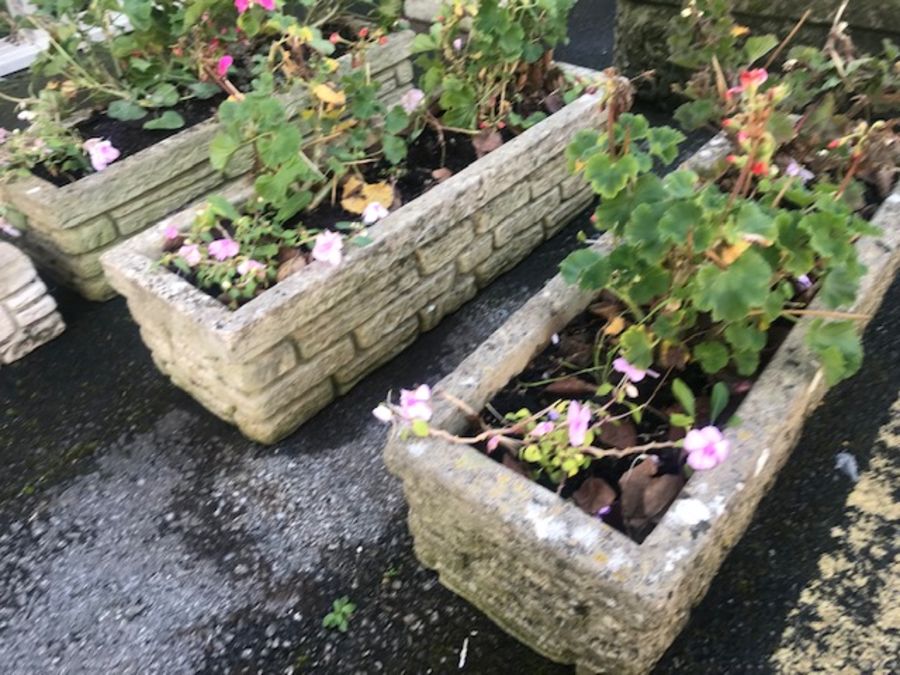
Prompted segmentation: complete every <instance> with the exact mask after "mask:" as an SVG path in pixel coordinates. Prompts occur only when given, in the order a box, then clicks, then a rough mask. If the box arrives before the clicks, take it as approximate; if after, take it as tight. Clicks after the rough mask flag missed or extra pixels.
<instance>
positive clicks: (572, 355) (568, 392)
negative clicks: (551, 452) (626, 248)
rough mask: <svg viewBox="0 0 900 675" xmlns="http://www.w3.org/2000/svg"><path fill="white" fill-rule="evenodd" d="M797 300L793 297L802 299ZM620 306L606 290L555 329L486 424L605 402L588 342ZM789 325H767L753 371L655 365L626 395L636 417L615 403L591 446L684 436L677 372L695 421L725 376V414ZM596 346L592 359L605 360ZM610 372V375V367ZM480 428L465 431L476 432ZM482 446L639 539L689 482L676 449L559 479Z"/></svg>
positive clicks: (601, 461)
mask: <svg viewBox="0 0 900 675" xmlns="http://www.w3.org/2000/svg"><path fill="white" fill-rule="evenodd" d="M805 299H806V298H800V297H799V296H798V300H805ZM625 313H626V310H625V308H624V307H621V306H618V305H617V303H616V302H615V301H614V300H613V299H612V298H611V296H608V295H606V294H604V293H601V294H600V295H599V296H598V298H597V300H596V301H595V302H594V303H593V304H591V306H590V307H589V309H588V310H587V311H586V312H584V313H582V314H581V315H579V316H578V317H576V318H575V319H574V320H573V321H572V322H571V323H569V324H568V325H567V326H566V327H565V328H564V329H563V330H562V331H561V332H560V333H559V336H558V337H559V341H558V343H556V344H551V345H549V346H548V347H547V348H546V349H545V350H544V351H542V352H541V353H540V354H538V355H537V356H536V357H535V358H534V359H532V361H531V362H530V363H529V364H528V366H527V367H526V368H525V370H524V371H522V373H521V374H520V375H519V376H518V377H516V378H515V379H513V380H512V381H510V382H509V383H508V384H507V385H506V387H504V388H503V389H502V390H500V391H499V392H498V393H497V394H496V395H495V396H494V397H493V398H492V399H491V401H490V403H489V404H488V405H487V406H486V407H485V409H484V410H483V411H482V413H481V417H482V419H483V421H484V422H485V423H486V424H487V425H488V426H490V427H494V428H497V427H502V426H507V425H508V424H509V422H508V421H504V419H503V416H504V415H506V414H507V413H514V412H516V411H518V410H521V409H522V408H527V409H528V410H530V411H532V412H536V411H538V410H542V409H544V408H546V407H547V406H549V405H552V404H553V403H555V402H556V401H559V400H560V399H563V400H576V401H586V400H590V401H593V402H594V403H597V404H600V405H602V404H605V403H606V402H608V401H609V398H610V397H609V396H608V395H606V396H596V395H592V394H591V393H590V392H591V391H596V388H597V387H598V386H599V385H600V384H601V381H600V378H601V376H602V367H601V369H598V370H597V371H595V372H594V373H590V372H588V373H585V372H583V371H585V369H589V368H591V367H592V366H593V365H594V353H593V345H594V343H595V340H596V337H597V336H598V335H599V334H600V333H601V332H602V331H603V329H604V327H605V326H606V325H607V323H608V318H609V317H611V316H616V315H624V314H625ZM790 328H791V323H790V322H789V321H787V320H784V319H782V320H779V321H777V322H776V323H775V324H773V325H772V327H771V328H770V329H769V335H768V342H767V344H766V347H765V349H764V351H763V354H762V358H761V360H760V367H759V369H758V370H757V375H755V376H753V377H743V376H740V375H738V374H737V373H734V372H728V371H726V372H724V373H720V374H719V375H717V376H716V378H712V377H710V376H708V375H706V374H705V373H704V372H703V371H702V370H701V369H700V367H699V366H697V365H696V364H689V365H688V366H687V367H686V368H683V369H676V368H669V369H667V368H665V367H660V366H659V365H656V364H654V366H653V370H655V371H656V372H657V373H658V374H659V377H658V378H654V377H652V376H650V375H648V376H647V377H645V378H644V379H643V380H642V381H641V382H639V383H637V384H636V385H635V387H636V388H637V390H638V396H637V397H635V398H632V399H629V401H631V402H632V403H634V404H638V405H640V404H644V403H648V401H650V402H649V403H648V404H647V407H646V408H645V409H644V411H643V415H642V417H641V419H640V421H635V420H634V419H633V418H632V417H630V416H629V415H628V412H629V409H628V408H627V407H626V406H624V405H620V404H614V405H613V406H612V407H611V408H610V409H609V411H610V413H611V414H612V415H613V416H616V417H620V416H621V418H622V419H620V420H619V421H618V423H608V424H605V425H603V426H602V427H601V429H600V431H599V433H598V434H597V438H596V439H595V441H594V445H595V447H599V448H609V449H624V448H629V447H633V446H636V445H643V444H646V443H650V442H665V441H676V440H679V439H680V438H683V437H684V431H683V430H682V429H680V428H678V427H674V426H672V425H671V424H670V423H669V415H671V414H672V413H677V412H684V410H683V409H682V408H681V406H680V405H679V403H678V402H677V400H676V399H675V397H674V396H673V394H672V391H671V382H672V381H673V380H674V379H675V378H676V377H677V378H680V379H681V380H683V381H684V382H685V384H687V385H688V387H689V388H690V389H691V391H692V392H694V394H695V396H696V418H697V421H696V425H695V426H705V425H706V424H709V422H710V420H709V411H710V399H709V395H710V392H711V391H712V387H713V385H714V384H715V383H716V382H717V381H722V382H724V383H725V384H726V385H727V386H728V388H729V392H730V398H729V402H728V407H727V408H726V410H725V411H724V412H723V413H722V415H721V416H720V417H719V419H720V420H727V419H730V418H731V416H732V415H733V414H734V411H735V410H737V408H738V406H739V405H740V403H741V401H742V400H743V399H744V398H745V397H746V395H747V391H748V390H749V389H750V387H751V386H752V383H753V382H754V381H755V379H756V377H758V374H759V373H761V372H762V370H763V368H765V366H766V364H767V363H768V362H769V361H770V360H771V357H772V355H773V354H774V353H775V351H776V350H777V349H778V347H779V346H780V345H781V343H782V342H784V339H785V338H786V337H787V334H788V332H789V331H790ZM606 358H607V357H606V354H605V353H603V352H601V353H600V354H599V356H598V360H597V363H600V364H601V366H602V364H605V363H606ZM613 375H615V373H613ZM481 430H482V429H481V428H476V427H475V426H474V425H473V428H472V429H471V430H470V431H471V432H472V433H473V434H475V433H478V432H480V431H481ZM478 447H479V449H480V450H481V451H482V452H484V453H485V454H487V455H488V456H490V457H491V458H493V459H494V460H495V461H497V462H500V463H502V464H504V465H505V466H507V467H508V468H510V469H511V470H513V471H516V472H517V473H520V474H522V475H524V476H527V477H531V478H532V479H534V480H535V481H536V482H537V483H538V484H540V485H541V486H543V487H545V488H547V489H548V490H553V491H554V492H557V494H559V495H560V496H561V497H562V498H563V499H572V500H573V501H575V503H576V504H577V505H578V506H579V507H580V508H582V510H584V511H585V512H587V513H588V514H590V515H592V516H595V517H597V518H600V519H602V520H603V521H604V522H606V523H607V524H609V525H611V526H612V527H615V528H616V529H617V530H619V531H621V532H623V533H625V534H626V535H628V536H629V537H630V538H631V539H633V540H634V541H636V542H637V543H641V542H642V541H643V540H644V539H645V538H646V537H647V536H648V535H649V534H650V532H652V531H653V528H654V527H655V526H656V525H657V523H658V522H659V521H660V519H661V518H662V516H663V514H664V513H665V512H666V510H667V509H668V507H669V505H670V504H671V503H672V502H673V501H674V500H675V498H676V497H677V496H678V494H679V492H680V491H681V489H682V487H683V486H684V484H685V482H686V476H685V457H684V452H683V450H682V449H681V448H664V449H654V450H651V451H649V452H647V453H644V454H641V453H631V454H627V455H624V456H620V457H615V456H607V457H602V458H597V459H594V460H593V461H592V462H591V463H590V465H589V466H588V467H587V468H586V469H583V470H582V471H580V472H579V473H578V474H576V475H575V476H572V477H570V478H567V479H565V480H564V481H563V482H562V484H561V485H560V484H557V483H554V482H553V481H552V480H551V479H550V478H549V477H548V476H547V474H546V473H543V472H541V473H539V472H538V470H537V469H538V465H537V464H533V465H532V464H529V463H527V462H525V461H523V460H520V459H519V458H518V456H516V455H515V454H514V451H510V450H509V449H506V448H504V447H503V446H502V445H500V446H499V447H498V448H497V449H496V450H494V451H493V452H491V451H488V450H487V447H486V445H485V444H484V443H482V444H480V445H479V446H478Z"/></svg>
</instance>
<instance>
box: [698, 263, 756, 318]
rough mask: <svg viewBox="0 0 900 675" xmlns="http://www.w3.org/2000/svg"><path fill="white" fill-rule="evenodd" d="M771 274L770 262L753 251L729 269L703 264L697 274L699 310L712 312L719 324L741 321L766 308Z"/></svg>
mask: <svg viewBox="0 0 900 675" xmlns="http://www.w3.org/2000/svg"><path fill="white" fill-rule="evenodd" d="M771 275H772V268H771V267H770V266H769V263H767V262H766V261H765V259H764V258H763V256H762V255H761V254H760V253H758V252H757V251H755V250H754V249H750V250H748V251H747V252H745V253H744V254H743V255H742V256H741V257H740V258H738V259H737V260H736V261H734V262H733V263H732V264H731V265H730V266H729V267H727V268H726V269H720V268H719V267H717V266H716V265H713V264H706V265H703V266H702V267H701V268H700V270H699V271H698V272H697V275H696V279H695V288H694V293H693V299H694V302H695V303H696V305H697V307H698V308H699V309H701V310H703V311H707V312H712V315H713V319H714V320H715V321H739V320H740V319H743V318H744V317H746V316H747V314H748V313H749V312H750V310H751V309H759V308H762V306H763V304H764V303H765V301H766V298H767V297H768V296H769V283H770V277H771Z"/></svg>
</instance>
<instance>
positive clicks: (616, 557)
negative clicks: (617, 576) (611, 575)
mask: <svg viewBox="0 0 900 675" xmlns="http://www.w3.org/2000/svg"><path fill="white" fill-rule="evenodd" d="M629 562H631V559H630V558H629V557H628V556H627V555H625V553H624V552H623V551H622V549H620V548H617V549H615V550H614V551H613V552H612V553H611V554H610V555H609V558H608V559H607V561H606V566H607V567H608V568H609V569H610V570H612V571H613V572H618V571H619V570H620V569H622V568H623V567H625V565H627V564H628V563H629Z"/></svg>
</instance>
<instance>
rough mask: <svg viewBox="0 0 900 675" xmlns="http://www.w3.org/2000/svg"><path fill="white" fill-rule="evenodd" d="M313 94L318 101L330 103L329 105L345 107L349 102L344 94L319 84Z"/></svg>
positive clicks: (314, 88)
mask: <svg viewBox="0 0 900 675" xmlns="http://www.w3.org/2000/svg"><path fill="white" fill-rule="evenodd" d="M312 92H313V94H314V95H315V97H316V98H317V99H319V100H320V101H322V102H323V103H328V104H329V105H344V103H346V101H347V97H346V96H344V92H342V91H335V90H334V89H332V88H331V87H329V86H328V85H327V84H324V83H322V84H317V85H316V86H315V87H313V89H312Z"/></svg>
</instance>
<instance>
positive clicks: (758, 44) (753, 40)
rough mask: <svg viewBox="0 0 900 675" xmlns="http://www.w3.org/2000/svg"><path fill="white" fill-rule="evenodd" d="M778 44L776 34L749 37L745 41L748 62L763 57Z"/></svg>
mask: <svg viewBox="0 0 900 675" xmlns="http://www.w3.org/2000/svg"><path fill="white" fill-rule="evenodd" d="M777 46H778V38H776V37H775V36H774V35H754V36H752V37H748V38H747V41H746V42H745V43H744V54H746V57H747V63H748V64H750V63H753V62H754V61H756V60H757V59H760V58H762V57H763V56H765V55H766V54H768V53H769V52H770V51H772V50H773V49H775V47H777Z"/></svg>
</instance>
